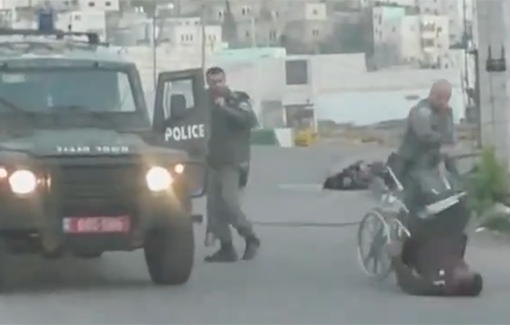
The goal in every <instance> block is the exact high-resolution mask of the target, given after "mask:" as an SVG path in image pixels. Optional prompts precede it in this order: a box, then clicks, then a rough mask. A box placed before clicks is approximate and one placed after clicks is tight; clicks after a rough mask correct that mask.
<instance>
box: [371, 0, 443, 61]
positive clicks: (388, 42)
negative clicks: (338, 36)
mask: <svg viewBox="0 0 510 325" xmlns="http://www.w3.org/2000/svg"><path fill="white" fill-rule="evenodd" d="M372 20H373V35H374V53H375V56H376V62H377V63H378V66H388V65H394V64H416V65H421V66H437V67H448V66H449V65H450V62H449V57H448V52H449V47H450V37H449V35H450V33H449V17H447V16H437V15H406V9H405V8H403V7H389V6H388V7H386V6H382V7H374V8H373V10H372Z"/></svg>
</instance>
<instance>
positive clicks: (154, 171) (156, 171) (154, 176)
mask: <svg viewBox="0 0 510 325" xmlns="http://www.w3.org/2000/svg"><path fill="white" fill-rule="evenodd" d="M145 180H146V181H147V187H148V188H149V190H151V191H152V192H161V191H166V190H167V189H168V188H169V187H170V186H171V185H172V183H173V181H174V180H173V178H172V175H170V172H168V170H166V169H165V168H163V167H152V168H151V169H149V171H148V172H147V174H146V175H145Z"/></svg>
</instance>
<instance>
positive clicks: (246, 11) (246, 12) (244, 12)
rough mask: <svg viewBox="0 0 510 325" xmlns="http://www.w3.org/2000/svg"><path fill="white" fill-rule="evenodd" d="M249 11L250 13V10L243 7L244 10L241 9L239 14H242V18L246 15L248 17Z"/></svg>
mask: <svg viewBox="0 0 510 325" xmlns="http://www.w3.org/2000/svg"><path fill="white" fill-rule="evenodd" d="M250 11H251V10H250V8H249V7H244V8H242V9H241V14H242V15H243V16H246V15H248V14H249V13H250Z"/></svg>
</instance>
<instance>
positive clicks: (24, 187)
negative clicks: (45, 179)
mask: <svg viewBox="0 0 510 325" xmlns="http://www.w3.org/2000/svg"><path fill="white" fill-rule="evenodd" d="M9 185H10V186H11V190H12V191H13V192H14V193H15V194H29V193H32V192H33V191H35V188H36V187H37V178H36V177H35V174H34V173H32V172H31V171H29V170H25V169H21V170H17V171H15V172H14V173H12V174H11V176H9Z"/></svg>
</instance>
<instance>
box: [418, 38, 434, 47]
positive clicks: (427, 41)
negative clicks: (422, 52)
mask: <svg viewBox="0 0 510 325" xmlns="http://www.w3.org/2000/svg"><path fill="white" fill-rule="evenodd" d="M421 45H422V46H423V47H434V45H435V44H434V40H433V39H424V40H422V43H421Z"/></svg>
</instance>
